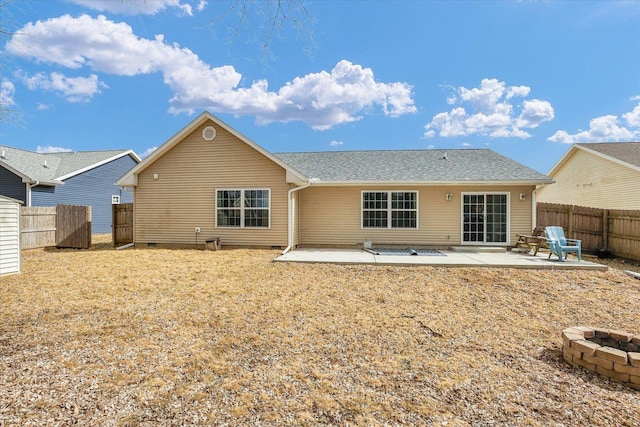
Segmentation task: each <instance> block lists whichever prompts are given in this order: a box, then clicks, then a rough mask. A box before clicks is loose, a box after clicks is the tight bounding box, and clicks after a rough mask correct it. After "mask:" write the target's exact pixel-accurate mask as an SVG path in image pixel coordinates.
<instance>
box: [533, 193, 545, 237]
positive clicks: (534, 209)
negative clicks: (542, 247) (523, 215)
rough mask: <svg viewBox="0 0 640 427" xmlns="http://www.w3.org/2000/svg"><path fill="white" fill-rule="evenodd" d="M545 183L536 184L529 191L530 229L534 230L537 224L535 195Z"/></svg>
mask: <svg viewBox="0 0 640 427" xmlns="http://www.w3.org/2000/svg"><path fill="white" fill-rule="evenodd" d="M546 185H547V184H540V185H536V188H535V189H534V190H533V191H532V192H531V225H533V227H532V228H531V229H532V230H535V228H536V227H537V226H538V208H537V206H536V205H537V204H538V200H537V197H536V195H537V194H538V191H539V190H542V189H543V188H544V187H545V186H546Z"/></svg>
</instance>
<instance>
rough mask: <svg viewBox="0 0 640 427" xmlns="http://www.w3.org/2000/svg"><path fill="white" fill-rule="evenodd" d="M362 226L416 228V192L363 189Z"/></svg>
mask: <svg viewBox="0 0 640 427" xmlns="http://www.w3.org/2000/svg"><path fill="white" fill-rule="evenodd" d="M362 228H418V192H417V191H363V192H362Z"/></svg>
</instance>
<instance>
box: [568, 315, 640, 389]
mask: <svg viewBox="0 0 640 427" xmlns="http://www.w3.org/2000/svg"><path fill="white" fill-rule="evenodd" d="M562 342H563V345H562V357H563V358H564V360H566V361H567V362H568V363H569V364H571V365H573V366H582V367H583V368H586V369H588V370H590V371H593V372H595V373H597V374H599V375H601V376H604V377H607V378H611V379H612V380H614V381H617V382H621V383H623V384H625V385H627V386H629V387H631V388H634V389H636V390H640V335H633V334H629V333H626V332H622V331H616V330H612V329H601V328H591V327H587V326H573V327H571V328H567V329H565V330H564V331H562Z"/></svg>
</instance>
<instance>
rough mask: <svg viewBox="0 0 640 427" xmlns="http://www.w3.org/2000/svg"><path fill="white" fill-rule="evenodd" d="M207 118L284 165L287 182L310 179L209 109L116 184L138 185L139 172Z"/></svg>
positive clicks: (275, 161) (280, 164)
mask: <svg viewBox="0 0 640 427" xmlns="http://www.w3.org/2000/svg"><path fill="white" fill-rule="evenodd" d="M207 120H211V121H212V122H213V123H215V124H216V125H218V126H220V127H221V128H223V129H225V130H226V131H227V132H229V133H231V134H232V135H234V136H235V137H236V138H238V139H239V140H240V141H242V142H244V143H245V144H247V145H248V146H250V147H251V148H253V149H254V150H256V151H257V152H259V153H260V154H262V155H263V156H265V157H266V158H268V159H269V160H271V161H272V162H274V163H276V164H277V165H279V166H280V167H282V168H283V169H284V170H285V171H286V173H287V182H295V183H299V184H301V183H304V182H306V181H307V180H308V179H307V177H305V176H304V175H303V174H301V173H300V172H299V171H297V170H295V169H294V168H292V167H291V166H290V165H288V164H286V163H284V162H283V161H282V160H280V159H279V158H278V157H276V156H274V155H273V154H272V153H270V152H269V151H267V150H265V149H264V148H262V147H261V146H259V145H258V144H256V143H255V142H253V141H252V140H250V139H249V138H247V137H246V136H244V135H243V134H241V133H240V132H238V131H237V130H235V129H234V128H232V127H231V126H229V125H228V124H226V123H225V122H223V121H222V120H220V119H219V118H217V117H216V116H214V115H213V114H211V113H209V112H208V111H204V112H203V113H201V114H200V115H199V116H198V117H196V118H195V119H193V120H192V121H191V122H190V123H188V124H187V125H186V126H185V127H183V128H182V129H180V130H179V131H178V133H176V134H175V135H173V136H172V137H171V138H169V139H168V140H167V141H165V142H164V143H163V144H162V145H161V146H159V147H158V148H156V149H155V150H154V151H153V152H152V153H151V154H149V155H148V156H147V157H145V158H144V160H142V161H141V162H140V163H138V164H137V165H136V166H134V167H133V168H132V169H130V170H129V172H127V173H126V174H124V175H123V176H122V177H121V178H120V179H119V180H118V181H116V185H120V186H123V187H131V186H136V185H138V174H140V173H141V172H142V171H144V170H145V169H146V168H148V167H149V166H151V165H152V164H153V163H154V162H155V161H156V160H158V159H159V158H160V157H162V156H163V155H164V154H165V153H166V152H167V151H169V150H170V149H171V148H173V147H174V146H175V145H176V144H178V143H179V142H180V141H182V140H183V139H184V138H185V137H187V136H188V135H189V134H190V133H191V132H193V131H194V130H196V129H197V128H198V127H199V126H201V125H202V124H203V123H205V122H206V121H207Z"/></svg>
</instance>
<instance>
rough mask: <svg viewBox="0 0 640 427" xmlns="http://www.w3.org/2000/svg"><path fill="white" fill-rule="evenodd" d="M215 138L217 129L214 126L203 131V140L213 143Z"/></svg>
mask: <svg viewBox="0 0 640 427" xmlns="http://www.w3.org/2000/svg"><path fill="white" fill-rule="evenodd" d="M215 137H216V128H214V127H213V126H207V127H206V128H204V130H203V131H202V138H204V140H205V141H213V139H214V138H215Z"/></svg>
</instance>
